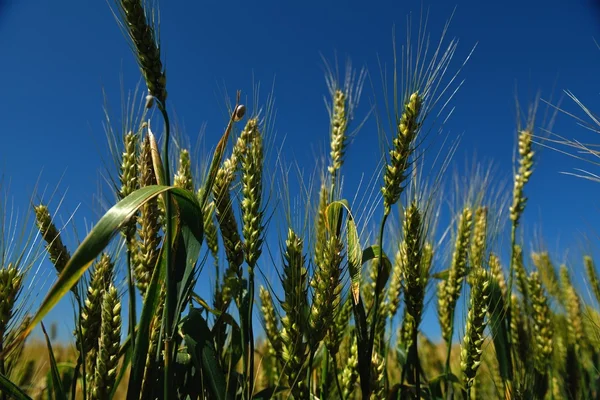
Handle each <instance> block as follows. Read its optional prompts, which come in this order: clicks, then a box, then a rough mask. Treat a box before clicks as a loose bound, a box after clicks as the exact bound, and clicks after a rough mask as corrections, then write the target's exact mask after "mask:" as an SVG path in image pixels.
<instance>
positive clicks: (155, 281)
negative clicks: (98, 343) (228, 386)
mask: <svg viewBox="0 0 600 400" xmlns="http://www.w3.org/2000/svg"><path fill="white" fill-rule="evenodd" d="M174 236H175V235H173V236H172V237H174ZM164 248H165V247H164V245H163V247H162V248H161V251H160V263H159V265H158V266H157V267H156V268H155V269H154V273H153V274H152V279H151V280H150V284H149V285H148V289H147V290H146V298H145V300H144V307H143V308H142V315H141V317H140V322H139V323H138V329H137V335H136V337H137V340H136V341H135V349H134V351H133V357H132V360H131V375H130V376H129V384H128V386H127V387H128V389H127V400H138V398H139V395H140V391H141V388H142V380H143V378H144V370H145V364H146V356H147V354H148V346H149V341H150V323H151V322H152V318H153V317H154V314H155V313H156V308H157V306H158V301H159V298H160V290H161V287H162V282H164V280H165V275H166V271H167V268H166V265H167V259H166V254H165V253H166V252H165V251H163V250H164ZM159 282H160V284H159Z"/></svg>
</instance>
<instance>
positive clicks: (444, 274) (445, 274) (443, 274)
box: [431, 269, 450, 280]
mask: <svg viewBox="0 0 600 400" xmlns="http://www.w3.org/2000/svg"><path fill="white" fill-rule="evenodd" d="M449 276H450V269H445V270H443V271H440V272H436V273H435V274H432V275H431V277H432V278H434V279H440V280H447V279H448V277H449Z"/></svg>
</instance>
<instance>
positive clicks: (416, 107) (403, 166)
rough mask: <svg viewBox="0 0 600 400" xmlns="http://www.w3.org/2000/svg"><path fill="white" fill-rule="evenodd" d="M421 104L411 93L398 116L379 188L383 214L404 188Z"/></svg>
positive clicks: (416, 96)
mask: <svg viewBox="0 0 600 400" xmlns="http://www.w3.org/2000/svg"><path fill="white" fill-rule="evenodd" d="M422 104H423V98H422V97H421V96H420V95H419V93H418V92H414V93H412V94H411V95H410V96H409V98H408V101H407V102H406V104H405V105H404V111H403V112H402V115H401V117H400V122H399V124H398V127H397V135H396V137H395V138H394V140H393V146H392V149H391V150H390V160H389V163H388V164H387V165H386V166H385V172H384V176H383V187H382V188H381V193H382V194H383V208H384V214H386V215H387V214H389V213H390V209H391V206H392V205H394V204H396V202H397V201H398V199H399V198H400V194H402V191H403V190H404V187H403V184H404V181H405V180H406V172H407V170H408V166H409V163H410V156H411V154H412V152H413V146H414V145H413V141H414V140H415V138H416V136H417V133H418V131H419V128H420V126H421V123H420V122H419V114H420V112H421V107H422Z"/></svg>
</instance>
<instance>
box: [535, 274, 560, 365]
mask: <svg viewBox="0 0 600 400" xmlns="http://www.w3.org/2000/svg"><path fill="white" fill-rule="evenodd" d="M529 293H530V295H531V310H532V312H533V315H532V322H533V324H532V330H531V331H532V334H533V339H534V340H533V346H534V360H535V367H536V368H537V370H538V371H539V372H541V373H544V374H545V373H546V372H547V368H548V365H549V364H550V361H551V359H552V358H551V357H552V337H553V336H554V330H553V327H552V313H551V311H550V307H549V306H548V299H547V298H546V294H545V293H544V288H543V287H542V281H541V280H540V277H539V274H538V272H536V271H532V272H531V273H530V274H529Z"/></svg>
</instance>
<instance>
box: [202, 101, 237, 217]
mask: <svg viewBox="0 0 600 400" xmlns="http://www.w3.org/2000/svg"><path fill="white" fill-rule="evenodd" d="M239 95H240V93H239V92H238V101H237V102H236V105H235V107H234V108H233V112H232V113H231V118H230V119H229V123H228V124H227V128H225V133H223V136H221V140H219V143H217V147H216V149H215V152H214V154H213V159H212V161H211V162H210V168H209V169H208V177H207V178H206V182H205V183H204V187H203V188H202V189H201V191H200V207H201V208H202V209H204V206H205V205H206V202H207V200H208V198H209V194H210V192H211V190H212V187H213V184H214V183H215V178H216V177H217V172H219V166H220V165H221V161H223V155H224V154H225V149H226V148H227V141H228V140H229V135H230V134H231V128H232V127H233V123H234V122H235V114H236V111H237V107H238V105H239Z"/></svg>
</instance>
